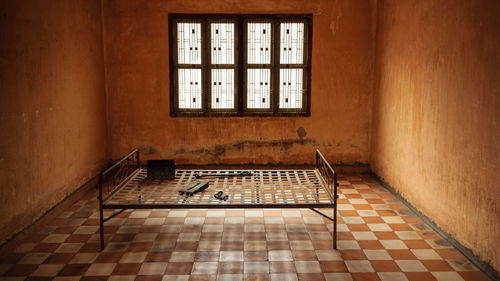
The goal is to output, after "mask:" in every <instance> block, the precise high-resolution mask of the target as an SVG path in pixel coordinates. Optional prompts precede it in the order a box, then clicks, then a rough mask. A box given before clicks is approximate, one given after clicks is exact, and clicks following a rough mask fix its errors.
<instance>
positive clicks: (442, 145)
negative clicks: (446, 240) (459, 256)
mask: <svg viewBox="0 0 500 281" xmlns="http://www.w3.org/2000/svg"><path fill="white" fill-rule="evenodd" d="M499 15H500V2H499V1H495V0H477V1H468V0H460V1H456V0H446V1H433V0H424V1H412V0H394V1H389V0H387V1H386V0H381V1H379V5H378V24H377V72H376V73H377V76H378V78H377V80H378V87H377V88H378V91H377V95H376V96H375V98H374V110H373V127H372V132H373V135H372V150H371V167H372V169H373V171H374V172H375V173H376V174H377V175H379V176H380V177H381V178H382V179H383V180H384V181H386V182H387V183H389V184H390V185H391V186H392V187H394V188H395V189H396V191H398V192H400V193H401V194H402V196H403V197H405V198H406V199H407V200H408V201H409V202H410V203H412V204H413V205H414V206H415V207H416V208H417V209H419V210H420V211H421V212H422V213H423V214H424V215H426V216H428V217H429V218H430V219H431V220H433V221H434V222H435V223H436V224H437V225H438V226H439V227H441V228H442V229H443V230H444V231H446V232H448V233H450V234H451V235H452V236H453V237H454V238H455V239H456V240H458V241H459V242H460V243H461V244H462V245H464V246H466V247H469V248H471V249H473V252H474V254H476V255H478V256H479V258H480V259H481V260H483V261H490V262H491V265H492V266H493V267H494V268H496V269H497V270H499V269H500V233H499V230H500V173H499V171H500V149H499V148H500V147H499V144H500V72H499V67H500V52H499V50H500V17H499Z"/></svg>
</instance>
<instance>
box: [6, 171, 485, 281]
mask: <svg viewBox="0 0 500 281" xmlns="http://www.w3.org/2000/svg"><path fill="white" fill-rule="evenodd" d="M339 180H340V192H341V193H340V199H339V215H340V217H339V224H338V230H339V233H338V234H339V240H338V250H333V249H332V236H331V231H332V224H331V222H330V221H328V220H326V219H324V218H323V217H321V216H319V215H318V214H316V213H314V212H312V211H311V210H308V209H248V210H244V209H237V210H224V209H214V210H137V211H134V210H127V211H126V212H124V213H122V214H120V215H119V216H117V217H115V218H113V219H111V220H110V221H108V222H106V224H105V231H106V233H107V235H106V237H105V239H106V248H105V250H104V251H103V252H99V235H98V232H99V228H98V225H99V219H98V210H97V201H96V199H95V197H96V194H94V193H89V194H87V196H86V197H85V198H84V200H80V201H79V202H77V203H76V204H74V205H73V206H71V208H69V209H68V210H66V211H65V212H64V213H62V214H61V215H60V216H59V217H58V218H56V219H54V220H53V221H52V222H51V223H49V224H48V225H46V226H44V227H43V228H42V229H41V230H40V231H39V232H38V233H37V234H36V235H34V236H32V237H29V238H28V240H27V241H26V242H25V243H23V244H22V245H20V246H19V247H18V248H17V249H16V250H15V251H14V252H12V253H10V254H8V255H7V256H6V257H5V258H3V259H2V260H1V263H0V280H67V281H69V280H125V281H126V280H163V281H174V280H175V281H186V280H193V281H194V280H217V281H225V280H228V281H238V280H248V281H250V280H255V281H256V280H271V281H281V280H283V281H293V280H314V281H321V280H327V281H330V280H339V281H341V280H382V281H390V280H391V281H392V280H397V281H400V280H439V281H441V280H442V281H445V280H446V281H454V280H474V281H478V280H489V279H488V278H487V277H486V276H485V275H484V274H483V273H481V272H480V271H478V269H477V268H476V267H475V266H474V265H473V264H471V263H470V262H469V261H468V260H467V259H466V258H465V257H464V256H463V255H462V254H461V253H460V252H458V251H457V250H455V249H454V248H453V247H452V246H451V245H450V244H449V243H448V242H447V241H446V240H444V239H443V238H442V237H440V236H439V235H438V234H437V233H436V232H434V231H433V230H432V229H431V228H430V227H429V226H428V225H426V224H425V223H424V222H423V221H422V220H420V219H419V218H418V217H417V216H416V215H415V214H414V213H412V212H411V211H410V210H409V209H408V208H407V207H406V206H405V205H403V204H402V203H401V202H400V201H399V200H398V199H396V198H395V197H394V196H393V195H392V194H391V193H389V192H388V191H387V190H385V189H384V188H382V187H381V186H380V185H379V184H377V182H376V181H375V180H374V179H373V178H372V177H370V176H367V175H342V176H340V177H339ZM321 211H323V212H324V213H327V214H331V212H332V210H331V209H323V210H321ZM108 215H109V213H108Z"/></svg>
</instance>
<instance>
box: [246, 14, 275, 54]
mask: <svg viewBox="0 0 500 281" xmlns="http://www.w3.org/2000/svg"><path fill="white" fill-rule="evenodd" d="M247 28H248V48H247V50H248V53H247V57H248V63H249V64H270V63H271V24H270V23H249V24H248V26H247Z"/></svg>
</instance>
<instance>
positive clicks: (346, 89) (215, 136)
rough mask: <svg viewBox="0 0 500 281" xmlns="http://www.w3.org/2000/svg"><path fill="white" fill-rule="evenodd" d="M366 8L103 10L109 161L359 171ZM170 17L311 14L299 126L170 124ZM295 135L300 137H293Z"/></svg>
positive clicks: (336, 4) (243, 121)
mask: <svg viewBox="0 0 500 281" xmlns="http://www.w3.org/2000/svg"><path fill="white" fill-rule="evenodd" d="M374 7H375V1H374V0H370V1H365V0H356V1H351V0H344V1H329V0H324V1H321V0H311V1H302V0H287V1H282V0H259V1H239V0H230V1H220V0H219V1H214V0H173V1H160V0H153V1H135V0H125V1H124V0H110V1H105V4H104V15H105V17H104V18H105V21H104V26H105V31H104V33H105V58H106V59H105V62H106V79H107V82H108V83H107V91H108V116H109V120H108V121H109V141H110V143H112V144H113V145H112V147H111V155H112V157H114V158H117V157H119V156H121V155H123V154H125V153H127V152H128V151H130V150H132V149H133V148H136V147H138V148H140V149H141V152H142V153H144V154H143V155H145V158H168V157H173V158H175V159H176V161H177V162H178V163H189V164H215V163H239V164H245V163H260V164H264V163H279V162H284V163H288V164H292V163H313V161H314V147H319V148H320V149H321V150H322V151H323V152H324V153H325V154H326V155H327V156H328V158H329V159H330V160H331V161H332V162H336V163H339V162H345V163H354V162H362V163H367V162H368V160H369V144H370V141H369V137H370V134H369V125H370V110H371V98H372V89H373V84H372V83H373V68H374V36H375V32H374V30H375V29H374V26H375V25H374V24H375V9H374ZM169 13H250V14H251V13H272V14H274V13H313V14H314V19H313V26H314V28H313V53H312V102H311V104H312V106H311V116H310V117H307V118H274V117H265V118H255V117H247V118H242V117H233V118H221V117H219V118H171V117H170V112H169V111H170V104H169V96H170V92H169V85H170V82H169V76H170V74H169V55H168V54H169V46H168V14H169ZM300 127H302V128H304V130H305V132H306V135H305V136H299V134H298V129H299V128H300Z"/></svg>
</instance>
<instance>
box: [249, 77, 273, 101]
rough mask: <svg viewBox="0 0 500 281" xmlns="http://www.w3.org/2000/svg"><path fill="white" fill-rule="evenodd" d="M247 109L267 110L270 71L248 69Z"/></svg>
mask: <svg viewBox="0 0 500 281" xmlns="http://www.w3.org/2000/svg"><path fill="white" fill-rule="evenodd" d="M247 73H248V74H247V108H269V106H270V101H269V93H270V88H271V82H270V81H271V70H270V69H248V72H247Z"/></svg>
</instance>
